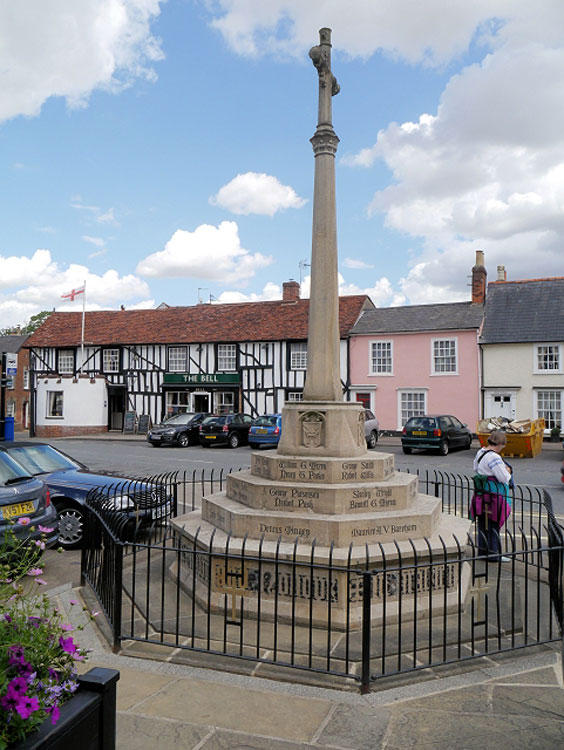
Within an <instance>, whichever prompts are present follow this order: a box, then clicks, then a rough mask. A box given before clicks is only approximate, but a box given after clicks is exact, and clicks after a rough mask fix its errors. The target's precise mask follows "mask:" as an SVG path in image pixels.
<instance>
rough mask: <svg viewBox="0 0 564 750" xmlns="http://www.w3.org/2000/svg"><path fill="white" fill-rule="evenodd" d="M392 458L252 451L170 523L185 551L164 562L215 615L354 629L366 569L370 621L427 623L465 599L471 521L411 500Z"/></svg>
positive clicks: (411, 482) (431, 501) (411, 479)
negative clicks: (219, 486) (242, 465)
mask: <svg viewBox="0 0 564 750" xmlns="http://www.w3.org/2000/svg"><path fill="white" fill-rule="evenodd" d="M417 490H418V478H417V477H416V476H412V475H409V474H405V473H401V472H395V471H394V456H393V455H391V454H386V453H373V452H370V453H369V452H368V451H364V453H363V454H362V455H360V456H355V457H353V458H347V457H334V456H333V457H329V458H321V457H319V458H318V457H313V458H312V457H311V456H295V455H283V454H281V453H279V452H278V451H276V452H272V453H270V454H268V455H267V454H262V453H259V452H253V453H252V454H251V471H250V472H249V471H243V472H238V473H236V474H232V475H230V477H229V478H228V480H227V484H226V491H225V492H220V493H217V494H214V495H209V496H204V497H203V498H202V507H201V510H199V511H195V512H193V513H189V514H187V515H185V516H181V517H179V518H177V519H175V520H174V521H172V522H171V523H172V526H173V529H174V530H175V532H176V533H177V536H178V540H179V543H180V545H181V547H182V548H183V550H184V552H183V554H182V555H181V565H180V566H178V565H176V567H175V566H172V567H171V575H174V577H178V578H179V580H180V582H181V585H182V586H183V588H184V589H185V590H186V591H187V593H189V594H190V595H191V596H193V597H194V598H195V599H196V600H197V601H198V603H199V604H201V605H202V606H205V607H209V608H210V611H212V612H220V611H221V610H222V608H223V607H224V606H225V600H226V596H229V597H230V599H231V606H232V609H233V614H234V615H235V612H236V611H237V608H238V607H239V608H241V607H244V610H245V613H246V615H247V616H253V614H254V615H256V616H257V617H258V616H259V615H260V617H261V618H266V619H269V618H276V619H280V620H281V621H284V620H288V621H292V622H298V623H304V624H312V625H313V624H318V625H322V624H323V623H327V621H329V620H330V621H331V623H332V626H333V627H336V628H346V627H352V628H356V627H358V626H359V625H360V622H361V617H362V599H363V597H362V586H363V578H362V571H363V570H371V571H374V573H373V574H372V576H371V585H372V589H373V590H372V597H371V614H372V618H373V622H374V623H378V622H380V621H382V620H383V619H384V618H385V620H386V622H388V621H389V622H392V621H393V620H394V618H396V617H397V616H398V613H399V611H400V610H401V612H402V613H403V616H405V615H406V614H409V613H410V612H413V614H414V615H415V616H417V617H424V616H425V613H426V612H428V611H429V610H432V611H433V612H434V613H438V612H441V611H443V612H445V613H448V612H450V611H455V610H457V609H460V607H461V602H462V603H463V602H464V598H465V596H466V591H467V588H468V580H469V575H470V572H469V567H470V566H469V565H468V564H467V563H465V562H464V559H463V554H464V547H465V545H466V542H467V536H468V529H469V526H470V522H469V521H468V520H465V519H461V518H457V517H454V516H448V515H444V514H443V513H442V512H441V501H440V500H439V499H438V498H435V497H431V496H429V495H422V494H419V493H418V491H417Z"/></svg>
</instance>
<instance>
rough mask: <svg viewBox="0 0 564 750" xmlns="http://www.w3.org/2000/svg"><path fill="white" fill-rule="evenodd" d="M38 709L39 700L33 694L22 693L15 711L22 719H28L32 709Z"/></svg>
mask: <svg viewBox="0 0 564 750" xmlns="http://www.w3.org/2000/svg"><path fill="white" fill-rule="evenodd" d="M38 709H39V700H38V699H37V698H36V696H35V695H33V696H30V695H24V696H22V697H21V698H20V700H19V702H18V705H17V706H16V711H17V712H18V713H19V715H20V716H21V717H22V719H28V718H29V717H30V716H31V714H32V713H33V712H34V711H37V710H38Z"/></svg>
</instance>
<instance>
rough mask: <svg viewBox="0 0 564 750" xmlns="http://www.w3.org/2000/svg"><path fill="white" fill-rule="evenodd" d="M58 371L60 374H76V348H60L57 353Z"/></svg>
mask: <svg viewBox="0 0 564 750" xmlns="http://www.w3.org/2000/svg"><path fill="white" fill-rule="evenodd" d="M57 372H58V373H59V375H73V374H74V349H59V351H58V354H57Z"/></svg>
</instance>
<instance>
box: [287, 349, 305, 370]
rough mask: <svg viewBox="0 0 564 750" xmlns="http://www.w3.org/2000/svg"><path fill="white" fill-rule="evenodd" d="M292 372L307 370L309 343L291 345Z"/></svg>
mask: <svg viewBox="0 0 564 750" xmlns="http://www.w3.org/2000/svg"><path fill="white" fill-rule="evenodd" d="M290 370H307V343H306V342H300V343H299V344H290Z"/></svg>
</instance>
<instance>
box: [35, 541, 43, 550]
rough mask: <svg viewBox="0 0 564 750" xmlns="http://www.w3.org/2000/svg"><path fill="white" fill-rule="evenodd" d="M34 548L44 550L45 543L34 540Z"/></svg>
mask: <svg viewBox="0 0 564 750" xmlns="http://www.w3.org/2000/svg"><path fill="white" fill-rule="evenodd" d="M35 546H36V547H39V549H45V542H42V541H41V539H36V540H35Z"/></svg>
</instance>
